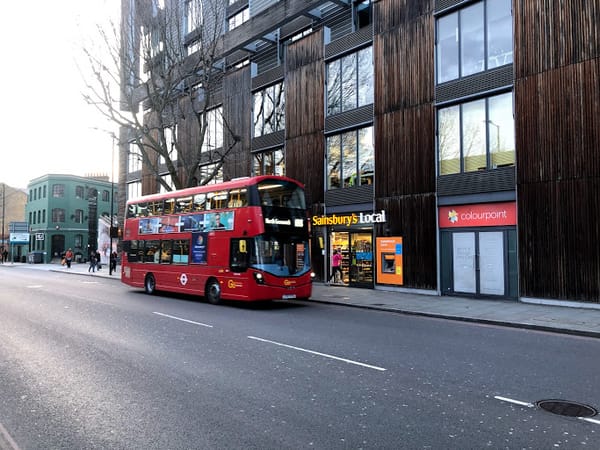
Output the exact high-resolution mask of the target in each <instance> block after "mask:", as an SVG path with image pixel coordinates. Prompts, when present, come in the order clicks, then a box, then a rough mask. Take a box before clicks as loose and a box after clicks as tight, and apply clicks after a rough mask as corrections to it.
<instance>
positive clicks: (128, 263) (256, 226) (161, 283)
mask: <svg viewBox="0 0 600 450" xmlns="http://www.w3.org/2000/svg"><path fill="white" fill-rule="evenodd" d="M308 239H309V232H308V216H307V211H306V202H305V199H304V187H303V185H302V184H301V183H299V182H297V181H295V180H292V179H291V178H286V177H280V176H257V177H252V178H243V179H237V180H233V181H229V182H225V183H221V184H213V185H207V186H198V187H193V188H188V189H182V190H179V191H173V192H168V193H164V194H154V195H148V196H144V197H140V198H137V199H135V200H130V201H128V202H127V211H126V219H125V225H124V229H123V256H122V262H121V281H122V282H123V283H125V284H128V285H130V286H134V287H140V288H141V287H143V288H144V289H145V291H146V292H147V293H148V294H153V293H154V292H155V291H157V290H160V291H168V292H180V293H188V294H198V295H202V296H204V297H205V298H206V299H207V300H208V301H209V302H210V303H215V304H216V303H219V302H220V301H221V300H222V299H225V300H242V301H263V300H274V299H306V298H309V297H310V295H311V292H312V278H313V277H314V274H313V273H312V272H311V269H310V254H309V253H310V252H309V241H308Z"/></svg>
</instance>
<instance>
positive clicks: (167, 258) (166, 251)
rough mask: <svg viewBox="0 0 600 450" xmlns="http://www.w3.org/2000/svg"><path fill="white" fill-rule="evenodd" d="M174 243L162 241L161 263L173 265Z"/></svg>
mask: <svg viewBox="0 0 600 450" xmlns="http://www.w3.org/2000/svg"><path fill="white" fill-rule="evenodd" d="M171 254H172V242H171V241H161V245H160V263H161V264H171Z"/></svg>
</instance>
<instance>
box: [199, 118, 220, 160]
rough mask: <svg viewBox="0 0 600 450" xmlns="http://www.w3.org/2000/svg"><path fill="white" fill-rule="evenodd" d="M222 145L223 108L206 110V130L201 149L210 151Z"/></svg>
mask: <svg viewBox="0 0 600 450" xmlns="http://www.w3.org/2000/svg"><path fill="white" fill-rule="evenodd" d="M221 147H223V108H222V107H218V108H215V109H211V110H208V111H206V130H205V133H204V141H203V142H202V151H203V152H210V151H213V150H216V149H218V148H221Z"/></svg>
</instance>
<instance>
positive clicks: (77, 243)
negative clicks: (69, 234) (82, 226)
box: [74, 234, 83, 248]
mask: <svg viewBox="0 0 600 450" xmlns="http://www.w3.org/2000/svg"><path fill="white" fill-rule="evenodd" d="M74 244H75V248H81V247H83V235H82V234H76V235H75V240H74Z"/></svg>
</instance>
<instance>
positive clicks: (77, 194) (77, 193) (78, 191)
mask: <svg viewBox="0 0 600 450" xmlns="http://www.w3.org/2000/svg"><path fill="white" fill-rule="evenodd" d="M84 196H85V194H84V190H83V186H75V198H84Z"/></svg>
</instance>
